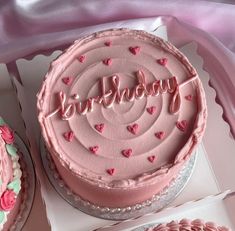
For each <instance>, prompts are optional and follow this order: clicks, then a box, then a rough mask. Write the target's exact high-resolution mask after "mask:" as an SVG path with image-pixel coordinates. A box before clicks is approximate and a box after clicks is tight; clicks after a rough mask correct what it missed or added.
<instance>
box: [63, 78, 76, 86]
mask: <svg viewBox="0 0 235 231" xmlns="http://www.w3.org/2000/svg"><path fill="white" fill-rule="evenodd" d="M62 81H63V83H64V84H66V85H70V84H71V83H72V81H73V78H72V77H64V78H62Z"/></svg>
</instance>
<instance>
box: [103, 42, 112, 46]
mask: <svg viewBox="0 0 235 231" xmlns="http://www.w3.org/2000/svg"><path fill="white" fill-rule="evenodd" d="M111 44H112V42H111V41H106V42H105V43H104V45H105V46H107V47H110V46H111Z"/></svg>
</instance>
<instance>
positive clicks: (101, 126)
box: [95, 124, 104, 133]
mask: <svg viewBox="0 0 235 231" xmlns="http://www.w3.org/2000/svg"><path fill="white" fill-rule="evenodd" d="M95 129H96V130H97V131H98V132H100V133H102V132H103V130H104V124H96V125H95Z"/></svg>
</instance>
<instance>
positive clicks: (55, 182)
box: [40, 137, 197, 220]
mask: <svg viewBox="0 0 235 231" xmlns="http://www.w3.org/2000/svg"><path fill="white" fill-rule="evenodd" d="M40 151H41V152H40V153H41V158H42V162H43V166H44V169H45V172H46V175H47V177H48V179H49V181H50V183H51V184H52V186H53V187H54V189H55V190H56V191H57V193H58V194H59V195H60V196H61V197H62V198H63V199H64V200H65V201H67V202H68V203H69V204H70V205H72V206H73V207H74V208H76V209H79V210H80V211H82V212H84V213H86V214H89V215H91V216H95V217H98V218H102V219H106V220H126V219H131V218H134V217H139V216H142V215H144V214H147V213H151V212H154V211H155V212H156V211H159V210H161V209H162V208H164V207H166V206H167V205H168V204H170V203H171V202H172V201H174V200H175V198H176V197H177V196H178V195H179V194H180V192H181V191H182V190H183V189H184V187H185V185H186V184H187V182H188V181H189V179H190V177H191V175H192V172H193V169H194V166H195V163H196V156H197V153H194V154H193V155H192V157H191V158H190V159H189V160H188V161H187V162H186V163H185V165H184V166H183V168H182V169H181V171H180V172H179V174H178V176H177V177H176V178H175V179H174V180H173V181H172V182H171V183H170V185H169V186H168V187H166V188H164V189H163V190H162V191H161V192H160V193H158V194H156V195H154V196H153V197H152V198H150V199H149V200H146V201H144V202H142V203H139V204H135V205H133V206H128V207H124V208H121V207H120V208H108V207H101V206H97V205H95V204H92V203H90V202H89V201H86V200H84V199H82V198H81V197H80V196H78V195H76V194H74V193H73V192H72V191H71V190H70V189H69V188H68V187H67V186H66V184H65V182H64V181H63V179H62V178H61V177H60V175H59V173H58V171H57V170H56V166H55V164H54V162H53V161H52V159H51V157H50V154H49V153H48V151H47V149H46V147H45V144H44V141H43V138H42V137H41V140H40Z"/></svg>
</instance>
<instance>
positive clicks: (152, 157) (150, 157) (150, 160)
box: [148, 156, 156, 163]
mask: <svg viewBox="0 0 235 231" xmlns="http://www.w3.org/2000/svg"><path fill="white" fill-rule="evenodd" d="M155 158H156V157H155V156H148V161H149V162H151V163H153V162H154V160H155Z"/></svg>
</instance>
